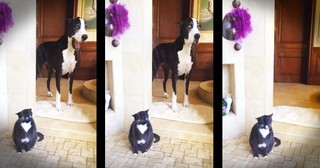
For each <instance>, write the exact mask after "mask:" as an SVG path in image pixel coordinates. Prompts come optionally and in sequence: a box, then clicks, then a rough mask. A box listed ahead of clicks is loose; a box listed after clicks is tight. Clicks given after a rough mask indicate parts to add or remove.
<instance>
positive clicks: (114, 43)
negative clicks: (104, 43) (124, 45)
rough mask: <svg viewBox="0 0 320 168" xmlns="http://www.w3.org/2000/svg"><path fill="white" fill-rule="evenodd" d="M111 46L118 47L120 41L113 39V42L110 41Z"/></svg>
mask: <svg viewBox="0 0 320 168" xmlns="http://www.w3.org/2000/svg"><path fill="white" fill-rule="evenodd" d="M111 44H112V46H113V47H118V46H119V45H120V41H119V40H117V39H114V40H112V42H111Z"/></svg>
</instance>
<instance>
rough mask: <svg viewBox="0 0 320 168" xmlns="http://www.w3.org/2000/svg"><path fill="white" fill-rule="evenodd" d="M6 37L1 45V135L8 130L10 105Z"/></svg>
mask: <svg viewBox="0 0 320 168" xmlns="http://www.w3.org/2000/svg"><path fill="white" fill-rule="evenodd" d="M5 38H6V36H4V38H3V40H4V43H3V44H2V45H0V72H1V73H0V81H1V82H0V100H1V101H0V111H1V115H0V135H2V133H3V132H5V131H6V130H7V129H8V103H7V93H8V91H7V66H6V54H5V53H6V52H5V49H6V48H5V47H6V39H5Z"/></svg>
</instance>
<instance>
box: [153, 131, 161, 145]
mask: <svg viewBox="0 0 320 168" xmlns="http://www.w3.org/2000/svg"><path fill="white" fill-rule="evenodd" d="M153 137H154V138H155V139H156V140H155V141H154V143H157V142H159V141H160V136H159V135H158V134H155V133H153Z"/></svg>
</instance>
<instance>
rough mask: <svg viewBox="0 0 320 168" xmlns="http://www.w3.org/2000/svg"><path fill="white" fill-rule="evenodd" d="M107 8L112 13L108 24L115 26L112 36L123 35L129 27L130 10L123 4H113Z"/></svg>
mask: <svg viewBox="0 0 320 168" xmlns="http://www.w3.org/2000/svg"><path fill="white" fill-rule="evenodd" d="M106 10H108V12H109V13H111V15H112V16H111V17H110V18H109V19H108V24H111V25H112V26H113V32H112V36H113V37H114V36H118V35H122V34H123V33H124V32H125V31H126V30H127V29H129V27H130V24H129V19H128V11H127V9H126V8H125V7H124V6H123V5H121V4H116V3H115V4H111V5H110V6H109V7H108V8H107V9H106Z"/></svg>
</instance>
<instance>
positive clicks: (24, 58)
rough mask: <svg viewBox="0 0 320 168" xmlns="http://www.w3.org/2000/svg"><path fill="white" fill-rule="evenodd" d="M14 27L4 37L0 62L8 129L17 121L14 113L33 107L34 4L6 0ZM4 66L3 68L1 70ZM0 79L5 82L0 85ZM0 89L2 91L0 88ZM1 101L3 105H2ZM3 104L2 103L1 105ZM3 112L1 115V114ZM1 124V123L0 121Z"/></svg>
mask: <svg viewBox="0 0 320 168" xmlns="http://www.w3.org/2000/svg"><path fill="white" fill-rule="evenodd" d="M9 5H10V6H11V7H12V9H13V19H14V26H13V27H12V28H11V29H10V31H9V32H8V33H7V34H6V35H5V48H4V51H2V52H4V57H5V59H4V58H3V56H2V58H1V59H0V61H1V63H0V65H1V68H0V69H3V70H4V71H1V74H2V73H3V72H5V73H3V74H2V75H1V76H0V79H1V82H3V81H4V82H6V84H0V85H1V88H2V86H3V87H6V88H7V93H5V91H4V92H3V91H1V101H2V100H3V99H4V100H5V101H7V110H5V105H4V107H1V110H2V109H3V110H5V112H6V113H7V114H8V121H9V122H8V128H9V129H12V127H13V124H14V122H15V121H16V120H17V116H16V115H15V113H17V112H19V111H21V110H23V109H25V108H32V107H33V105H34V103H35V98H36V97H35V96H36V91H35V48H36V0H25V1H21V0H9ZM2 65H3V67H2ZM2 79H4V80H3V81H2ZM2 89H3V88H2ZM5 101H4V102H5ZM2 103H3V102H2ZM3 112H4V111H1V113H3ZM1 120H3V119H1Z"/></svg>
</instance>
